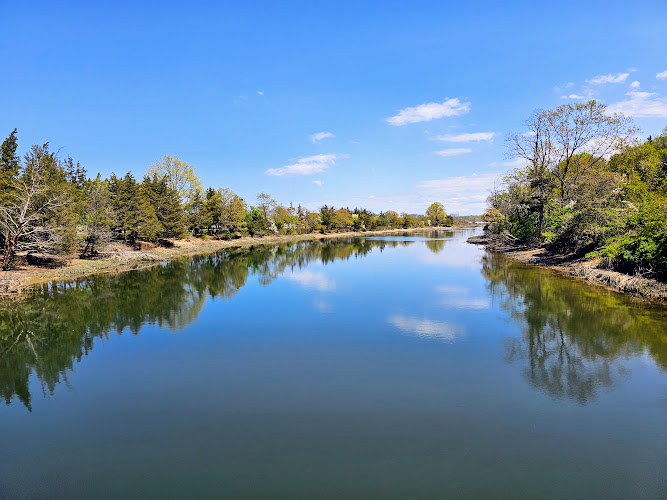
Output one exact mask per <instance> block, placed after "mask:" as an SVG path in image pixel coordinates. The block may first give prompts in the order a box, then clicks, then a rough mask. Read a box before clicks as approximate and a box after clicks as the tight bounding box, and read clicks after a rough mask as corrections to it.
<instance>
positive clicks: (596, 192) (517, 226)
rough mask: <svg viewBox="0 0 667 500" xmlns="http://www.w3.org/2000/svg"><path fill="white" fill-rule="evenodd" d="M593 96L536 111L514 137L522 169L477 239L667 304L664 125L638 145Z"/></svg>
mask: <svg viewBox="0 0 667 500" xmlns="http://www.w3.org/2000/svg"><path fill="white" fill-rule="evenodd" d="M638 132H639V129H638V128H637V127H634V126H633V125H632V122H631V120H630V118H628V117H626V116H623V115H622V114H620V113H613V112H612V111H611V110H610V109H609V108H607V107H606V106H605V105H604V104H600V103H597V102H596V101H594V100H591V101H588V102H587V103H578V104H565V105H562V106H559V107H558V108H556V109H553V110H536V111H534V112H533V114H532V115H531V116H530V117H529V118H528V119H527V120H526V121H525V130H524V131H522V132H521V133H516V134H510V135H509V136H508V137H507V140H506V143H507V149H508V151H507V157H508V158H514V159H516V161H517V162H518V163H519V165H520V166H519V167H518V168H516V169H515V170H513V171H512V172H510V173H509V174H508V175H506V176H505V177H504V178H503V180H502V183H500V184H499V185H497V186H495V187H494V188H493V190H492V191H491V194H490V196H489V198H488V209H487V210H486V212H485V213H484V214H483V215H482V219H483V220H484V221H485V222H486V226H485V227H484V230H485V234H486V236H484V237H480V238H473V240H472V241H471V243H479V244H484V245H486V247H487V248H489V249H490V250H495V251H498V252H501V253H506V254H508V255H510V256H511V257H513V258H515V259H517V260H519V261H522V262H527V263H533V264H538V265H542V266H546V267H552V268H555V269H558V270H561V271H564V272H565V273H566V274H569V275H572V276H576V277H580V278H584V279H586V280H589V281H592V282H595V283H599V284H603V285H605V286H607V287H610V288H613V289H615V290H618V291H622V292H626V293H629V294H632V295H636V296H641V297H645V298H650V299H657V300H660V301H662V302H664V301H665V300H666V298H667V128H666V129H665V130H664V131H663V132H662V134H661V135H659V136H657V137H651V136H649V137H648V138H646V139H641V138H639V136H638Z"/></svg>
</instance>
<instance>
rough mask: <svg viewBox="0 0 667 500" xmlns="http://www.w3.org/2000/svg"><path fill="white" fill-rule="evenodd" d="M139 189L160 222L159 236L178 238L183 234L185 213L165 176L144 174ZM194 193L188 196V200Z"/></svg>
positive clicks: (176, 193)
mask: <svg viewBox="0 0 667 500" xmlns="http://www.w3.org/2000/svg"><path fill="white" fill-rule="evenodd" d="M141 191H142V192H143V194H144V195H145V197H146V198H147V199H148V201H149V202H150V204H151V205H152V207H153V210H154V211H155V216H156V217H157V220H158V221H159V223H160V227H161V231H160V236H162V237H165V238H180V237H182V236H183V235H184V234H185V220H184V218H185V213H184V211H183V208H182V206H181V198H180V196H179V194H178V192H177V191H176V190H175V189H174V188H173V187H172V185H171V184H170V183H169V181H168V178H167V176H162V177H159V176H158V174H154V175H153V177H148V176H145V177H144V180H143V181H142V183H141ZM194 196H195V195H194V194H193V195H192V196H191V197H190V200H192V198H193V197H194Z"/></svg>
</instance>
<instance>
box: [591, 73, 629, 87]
mask: <svg viewBox="0 0 667 500" xmlns="http://www.w3.org/2000/svg"><path fill="white" fill-rule="evenodd" d="M629 76H630V73H613V74H611V73H610V74H608V75H600V76H596V77H594V78H591V79H590V80H586V83H590V84H593V85H601V84H605V83H624V82H625V80H627V78H628V77H629Z"/></svg>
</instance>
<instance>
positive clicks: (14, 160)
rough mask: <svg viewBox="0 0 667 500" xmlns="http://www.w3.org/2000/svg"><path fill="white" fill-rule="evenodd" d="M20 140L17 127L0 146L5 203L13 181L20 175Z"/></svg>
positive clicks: (0, 188) (0, 197) (0, 189)
mask: <svg viewBox="0 0 667 500" xmlns="http://www.w3.org/2000/svg"><path fill="white" fill-rule="evenodd" d="M17 148H18V140H17V138H16V129H14V131H13V132H12V133H11V134H9V137H7V138H6V139H5V140H4V141H3V143H2V146H0V204H4V202H5V201H6V200H7V197H8V196H9V194H10V192H11V191H12V189H13V182H14V180H15V179H16V178H17V177H18V175H19V168H20V165H21V160H20V158H19V156H18V155H17V154H16V149H17Z"/></svg>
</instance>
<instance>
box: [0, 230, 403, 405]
mask: <svg viewBox="0 0 667 500" xmlns="http://www.w3.org/2000/svg"><path fill="white" fill-rule="evenodd" d="M410 243H412V242H409V241H382V240H370V239H364V238H355V239H345V240H342V239H341V240H330V241H320V242H301V243H296V244H290V245H280V246H257V247H252V248H243V249H232V250H229V251H225V252H219V253H216V254H212V255H207V256H201V257H195V258H188V259H182V260H177V261H170V262H165V263H163V264H161V265H159V266H156V267H152V268H150V269H145V270H141V271H133V272H127V273H120V274H117V275H108V274H105V275H98V276H91V277H88V278H85V279H78V280H74V281H71V282H66V283H55V284H48V285H43V286H41V287H40V288H38V289H36V290H35V292H34V294H32V295H31V296H30V297H27V298H25V299H24V300H20V301H3V302H0V396H2V398H4V399H5V401H6V403H7V404H9V403H10V402H11V400H12V398H13V397H14V396H16V397H17V398H18V399H19V400H20V401H21V402H22V403H23V404H24V405H25V406H26V407H27V408H28V409H31V400H32V395H31V394H30V390H29V379H30V376H31V374H33V373H34V374H35V375H36V376H37V379H38V380H39V381H40V383H41V386H42V392H43V393H44V395H46V394H53V392H54V390H55V388H56V386H57V385H58V384H59V383H61V382H65V383H67V373H68V371H70V370H72V369H73V366H74V364H75V362H78V361H80V360H81V358H82V357H84V356H85V355H87V354H88V353H89V352H90V351H91V350H92V349H93V346H94V341H95V339H96V338H102V339H107V338H109V336H110V334H111V332H116V333H117V334H119V335H120V334H121V333H122V332H123V331H124V330H126V329H127V330H129V331H130V332H131V333H132V334H133V335H137V334H138V333H139V331H140V330H141V327H142V326H143V325H159V326H160V327H161V328H165V329H169V331H171V332H176V331H180V330H183V329H184V328H185V327H186V326H187V325H189V324H190V323H192V322H194V321H195V320H196V319H197V318H198V316H199V314H200V312H201V310H202V309H203V307H204V304H205V302H206V299H207V297H211V298H215V297H221V298H231V297H233V296H234V295H235V294H236V293H237V292H238V291H239V290H240V289H241V288H242V287H243V286H244V285H245V284H246V282H247V280H248V277H249V275H256V276H257V277H258V280H259V282H260V283H261V284H262V285H268V284H269V283H271V282H272V281H273V280H274V279H276V278H277V277H278V276H280V275H281V274H283V273H284V272H285V271H286V270H288V269H294V268H301V267H303V266H306V265H307V264H308V263H309V262H311V261H320V262H322V263H325V264H326V263H328V262H333V261H334V260H336V259H349V258H350V257H360V256H364V255H366V254H367V253H369V252H371V251H372V250H373V249H374V248H379V249H380V250H382V249H383V248H385V247H387V246H389V247H396V246H405V245H409V244H410Z"/></svg>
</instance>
